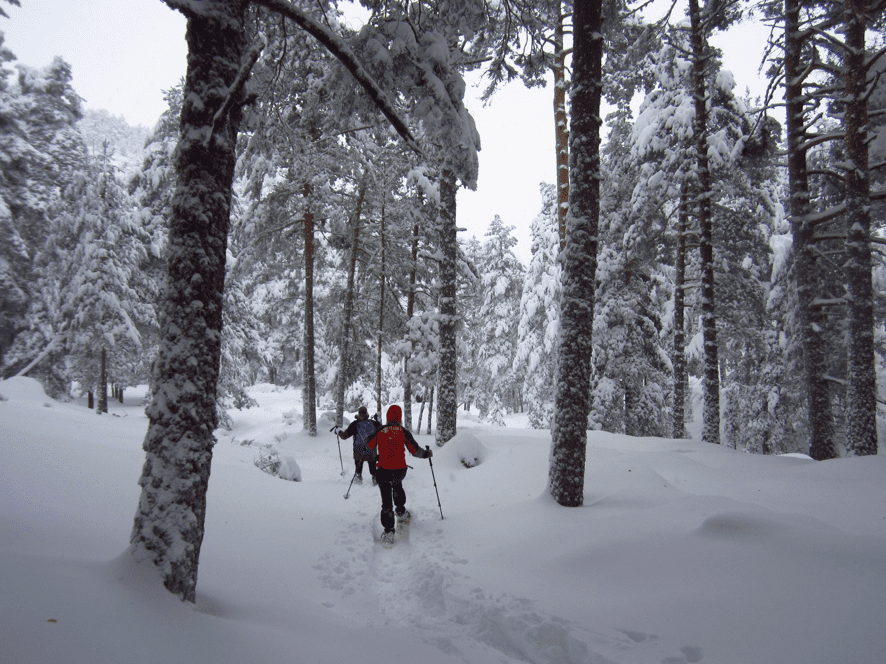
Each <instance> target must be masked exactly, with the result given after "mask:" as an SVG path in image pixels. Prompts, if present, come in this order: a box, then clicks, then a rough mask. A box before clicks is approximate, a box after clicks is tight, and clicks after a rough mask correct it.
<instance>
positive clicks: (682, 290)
mask: <svg viewBox="0 0 886 664" xmlns="http://www.w3.org/2000/svg"><path fill="white" fill-rule="evenodd" d="M688 205H689V200H688V195H687V193H686V190H685V188H684V190H683V192H681V195H680V210H679V212H678V217H677V260H676V273H677V274H676V277H675V279H674V281H675V283H674V354H673V365H674V418H673V428H672V432H671V435H672V436H673V437H674V438H686V409H685V405H686V323H685V321H684V314H685V310H686V234H687V232H688V227H689V210H688V209H687V207H688Z"/></svg>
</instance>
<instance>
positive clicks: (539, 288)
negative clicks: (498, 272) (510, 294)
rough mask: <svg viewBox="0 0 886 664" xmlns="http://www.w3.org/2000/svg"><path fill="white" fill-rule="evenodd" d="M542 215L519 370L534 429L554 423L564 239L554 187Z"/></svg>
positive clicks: (545, 195) (546, 193)
mask: <svg viewBox="0 0 886 664" xmlns="http://www.w3.org/2000/svg"><path fill="white" fill-rule="evenodd" d="M540 190H541V198H542V209H541V212H540V213H539V214H538V215H537V216H536V217H535V219H533V220H532V225H531V232H532V245H531V252H532V258H531V260H530V262H529V268H528V270H527V271H526V276H525V278H524V281H523V292H522V294H521V298H520V322H519V324H518V326H517V350H516V356H515V358H514V370H515V371H516V370H517V369H516V368H517V366H522V367H524V371H525V375H524V381H523V399H524V401H525V402H526V404H527V409H528V415H529V426H531V427H532V428H533V429H548V428H550V426H551V423H552V415H553V401H554V369H555V367H556V355H555V351H556V340H557V335H558V332H559V326H560V283H561V282H560V264H559V261H558V256H559V253H560V239H559V233H558V230H557V227H558V224H557V207H556V206H557V197H556V190H555V188H554V187H553V186H552V185H546V184H545V185H541V187H540Z"/></svg>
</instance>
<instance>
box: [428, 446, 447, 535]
mask: <svg viewBox="0 0 886 664" xmlns="http://www.w3.org/2000/svg"><path fill="white" fill-rule="evenodd" d="M425 449H426V450H427V451H428V452H430V451H431V446H430V445H425ZM428 463H429V464H431V478H432V479H433V480H434V493H436V494H437V507H439V508H440V520H441V521H442V520H443V506H442V505H441V504H440V492H439V491H437V478H436V477H435V476H434V462H433V461H431V457H428Z"/></svg>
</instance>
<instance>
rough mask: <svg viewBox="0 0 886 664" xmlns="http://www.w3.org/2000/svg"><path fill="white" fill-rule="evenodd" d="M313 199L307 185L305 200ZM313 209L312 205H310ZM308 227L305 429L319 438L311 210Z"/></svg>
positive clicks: (303, 416) (306, 219)
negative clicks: (315, 369)
mask: <svg viewBox="0 0 886 664" xmlns="http://www.w3.org/2000/svg"><path fill="white" fill-rule="evenodd" d="M310 195H311V186H310V184H308V183H305V188H304V196H305V198H308V197H309V196H310ZM308 204H309V205H310V203H308ZM304 225H305V329H304V341H303V344H302V345H303V346H304V353H303V355H302V366H303V368H304V369H303V377H304V380H303V381H302V382H303V387H302V407H303V412H302V426H303V427H304V430H305V431H307V433H308V435H309V436H316V435H317V378H316V376H315V375H314V213H313V212H311V211H310V209H308V210H307V211H306V212H305V215H304Z"/></svg>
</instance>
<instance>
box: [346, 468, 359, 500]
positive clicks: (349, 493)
mask: <svg viewBox="0 0 886 664" xmlns="http://www.w3.org/2000/svg"><path fill="white" fill-rule="evenodd" d="M355 477H357V471H356V470H355V471H354V477H352V478H351V484H353V483H354V478H355ZM351 484H348V492H347V493H346V494H345V500H347V499H348V497H349V496H350V495H351Z"/></svg>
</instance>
